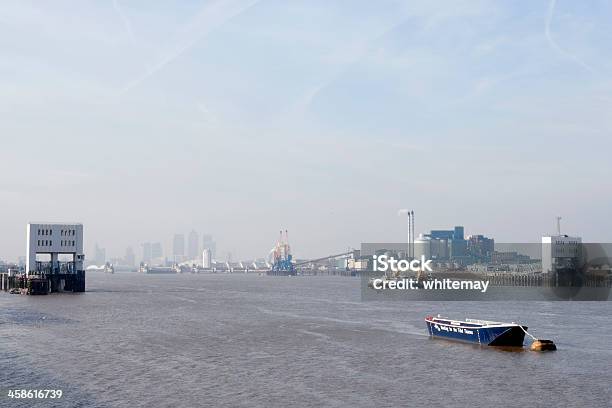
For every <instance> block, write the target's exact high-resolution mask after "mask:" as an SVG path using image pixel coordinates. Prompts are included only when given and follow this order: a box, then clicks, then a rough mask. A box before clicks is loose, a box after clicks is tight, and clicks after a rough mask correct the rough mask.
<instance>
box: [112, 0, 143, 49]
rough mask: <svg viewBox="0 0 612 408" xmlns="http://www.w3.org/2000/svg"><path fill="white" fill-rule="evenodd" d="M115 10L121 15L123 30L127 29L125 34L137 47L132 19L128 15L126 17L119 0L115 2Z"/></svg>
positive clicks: (114, 0)
mask: <svg viewBox="0 0 612 408" xmlns="http://www.w3.org/2000/svg"><path fill="white" fill-rule="evenodd" d="M113 8H114V9H115V11H116V12H117V14H118V15H119V18H120V19H121V22H122V23H123V28H124V29H125V32H126V33H127V35H128V38H129V39H130V42H131V43H132V44H133V45H136V46H137V45H138V41H136V36H135V35H134V30H133V29H132V23H131V21H130V19H129V18H128V17H127V15H125V13H124V12H123V10H122V9H121V6H120V5H119V0H113Z"/></svg>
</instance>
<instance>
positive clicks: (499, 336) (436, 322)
mask: <svg viewBox="0 0 612 408" xmlns="http://www.w3.org/2000/svg"><path fill="white" fill-rule="evenodd" d="M425 322H426V323H427V329H428V330H429V335H430V336H431V337H440V338H444V339H449V340H457V341H464V342H469V343H476V344H481V345H483V346H505V347H522V346H523V341H524V340H525V333H526V332H527V326H521V325H519V324H516V323H514V322H513V323H500V322H493V321H490V320H477V319H465V320H453V319H448V318H445V317H441V316H440V315H438V316H437V317H433V316H427V317H426V318H425Z"/></svg>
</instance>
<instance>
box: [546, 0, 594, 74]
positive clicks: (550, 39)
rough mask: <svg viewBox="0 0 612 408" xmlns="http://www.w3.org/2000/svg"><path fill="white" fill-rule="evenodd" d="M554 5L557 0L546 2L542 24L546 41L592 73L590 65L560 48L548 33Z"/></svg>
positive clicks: (564, 56) (561, 53)
mask: <svg viewBox="0 0 612 408" xmlns="http://www.w3.org/2000/svg"><path fill="white" fill-rule="evenodd" d="M556 5H557V0H550V3H548V12H547V13H546V20H545V24H544V33H545V35H546V39H547V40H548V43H549V44H550V46H551V47H552V48H553V49H554V50H555V51H556V52H557V54H559V55H560V56H561V57H563V58H567V59H570V60H572V61H574V62H575V63H577V64H578V65H580V66H581V67H582V68H584V69H586V70H587V71H589V72H590V73H592V74H594V73H595V70H594V69H593V68H592V67H591V66H590V65H588V64H587V63H585V62H584V61H582V60H581V59H580V58H578V57H576V56H575V55H573V54H571V53H569V52H567V51H566V50H564V49H563V48H561V46H560V45H559V44H557V42H556V41H555V40H554V38H553V37H552V35H551V33H550V25H551V22H552V19H553V15H554V13H555V7H556Z"/></svg>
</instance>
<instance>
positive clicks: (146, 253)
mask: <svg viewBox="0 0 612 408" xmlns="http://www.w3.org/2000/svg"><path fill="white" fill-rule="evenodd" d="M142 262H144V263H146V264H149V263H151V243H150V242H145V243H144V244H142Z"/></svg>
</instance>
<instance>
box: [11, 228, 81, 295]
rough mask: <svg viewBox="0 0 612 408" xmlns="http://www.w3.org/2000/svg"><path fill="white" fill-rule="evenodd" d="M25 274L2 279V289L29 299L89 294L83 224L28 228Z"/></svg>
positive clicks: (12, 274)
mask: <svg viewBox="0 0 612 408" xmlns="http://www.w3.org/2000/svg"><path fill="white" fill-rule="evenodd" d="M26 234H27V240H26V265H25V273H15V272H10V271H9V273H4V274H2V276H0V282H1V285H0V288H2V289H3V290H7V291H13V292H17V291H18V292H19V293H23V294H28V295H46V294H48V293H51V292H85V270H84V268H83V263H84V260H85V255H83V225H82V224H57V223H45V224H33V223H30V224H28V225H27V232H26Z"/></svg>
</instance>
